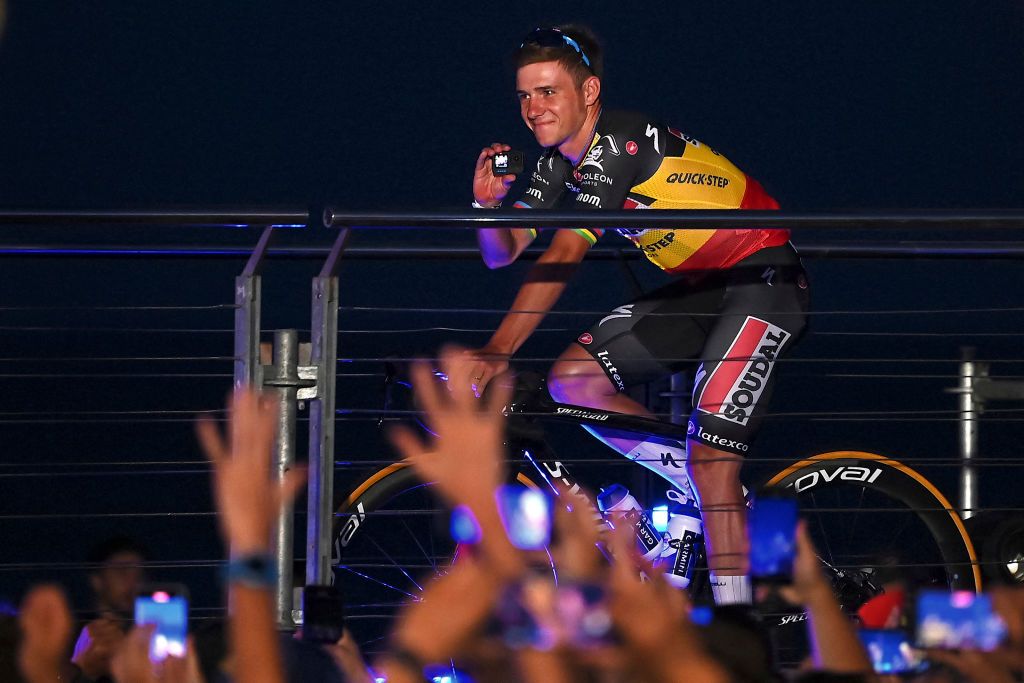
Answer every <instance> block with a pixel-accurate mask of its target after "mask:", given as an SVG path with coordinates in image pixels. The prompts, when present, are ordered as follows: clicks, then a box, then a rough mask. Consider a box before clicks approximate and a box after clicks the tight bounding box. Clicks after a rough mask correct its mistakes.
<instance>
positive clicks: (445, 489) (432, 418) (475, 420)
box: [391, 348, 511, 508]
mask: <svg viewBox="0 0 1024 683" xmlns="http://www.w3.org/2000/svg"><path fill="white" fill-rule="evenodd" d="M475 363H476V362H475V361H474V360H472V358H471V357H470V356H468V355H467V354H466V353H465V352H464V351H462V350H460V349H456V348H448V349H445V350H443V351H442V352H441V370H442V372H444V373H445V375H447V377H448V382H447V386H446V385H445V384H444V383H442V382H440V381H438V379H437V378H436V377H434V374H433V372H431V369H430V367H429V366H428V365H427V364H426V363H416V364H415V365H413V367H412V382H413V386H414V387H415V388H416V399H417V400H418V401H419V403H420V405H421V406H422V407H423V411H424V413H425V416H426V421H427V424H428V425H430V430H431V431H432V432H433V433H434V435H435V438H434V441H433V443H432V444H425V443H423V441H422V440H421V439H420V438H419V436H417V435H416V434H415V433H413V432H412V431H411V430H408V429H404V428H396V429H394V430H392V432H391V443H392V444H394V446H395V447H396V448H397V449H398V450H399V452H401V453H402V455H403V456H405V459H406V461H407V462H408V463H409V464H411V465H412V466H413V467H414V468H415V469H416V472H417V474H419V476H420V478H421V479H423V480H425V481H433V482H437V487H438V490H439V491H440V492H441V494H442V495H444V497H445V498H446V500H447V501H448V503H449V504H450V505H451V506H452V507H455V506H457V505H466V506H468V507H470V508H473V507H474V506H477V505H480V504H486V505H491V506H493V502H491V501H490V497H491V496H492V495H493V493H494V490H495V489H496V488H497V487H498V486H500V485H501V484H502V483H503V482H504V480H505V471H504V467H505V464H504V461H505V458H504V451H503V447H502V439H503V436H504V429H505V418H504V417H503V416H502V414H501V408H502V406H503V405H505V403H507V402H508V399H509V394H510V393H511V391H510V389H509V387H505V386H502V387H500V388H498V389H497V390H496V391H493V392H492V393H491V395H489V396H488V397H487V398H486V399H485V400H479V399H478V398H477V397H476V396H475V395H474V392H473V391H472V389H471V388H470V381H469V374H470V369H471V368H473V367H475Z"/></svg>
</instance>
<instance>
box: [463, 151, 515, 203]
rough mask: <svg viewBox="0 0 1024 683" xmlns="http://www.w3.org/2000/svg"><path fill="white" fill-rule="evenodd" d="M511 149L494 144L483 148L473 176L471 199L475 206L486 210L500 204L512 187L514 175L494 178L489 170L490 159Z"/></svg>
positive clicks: (477, 159)
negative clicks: (477, 205) (481, 206)
mask: <svg viewBox="0 0 1024 683" xmlns="http://www.w3.org/2000/svg"><path fill="white" fill-rule="evenodd" d="M511 149H512V148H511V147H509V146H508V145H503V144H501V143H500V142H495V143H494V144H493V145H491V146H490V147H484V148H483V149H482V150H481V151H480V156H478V157H477V158H476V173H474V174H473V198H474V199H476V202H477V204H481V205H483V206H486V207H488V208H492V207H496V206H498V204H501V201H502V200H503V199H505V195H507V194H508V190H509V188H510V187H512V183H514V182H515V180H516V177H515V176H514V175H505V176H496V175H494V172H493V171H492V170H491V157H493V156H494V155H495V154H497V153H499V152H507V151H509V150H511Z"/></svg>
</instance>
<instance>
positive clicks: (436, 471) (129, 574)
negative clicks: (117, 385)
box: [0, 350, 1024, 683]
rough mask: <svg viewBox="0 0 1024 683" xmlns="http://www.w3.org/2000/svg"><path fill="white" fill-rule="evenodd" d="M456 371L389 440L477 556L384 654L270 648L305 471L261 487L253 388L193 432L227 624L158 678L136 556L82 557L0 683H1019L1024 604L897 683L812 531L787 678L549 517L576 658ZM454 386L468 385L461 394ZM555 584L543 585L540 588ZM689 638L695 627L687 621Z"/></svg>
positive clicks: (758, 653) (263, 460)
mask: <svg viewBox="0 0 1024 683" xmlns="http://www.w3.org/2000/svg"><path fill="white" fill-rule="evenodd" d="M464 357H465V356H463V355H461V354H460V352H459V351H458V350H448V351H446V352H445V353H444V354H443V356H442V359H441V364H442V370H443V371H444V372H445V374H446V375H447V377H448V378H449V380H450V381H449V382H448V384H447V385H444V384H441V383H439V382H438V381H437V380H436V378H435V376H434V375H433V373H432V372H431V371H430V369H429V368H427V367H426V366H424V365H420V366H417V367H415V368H414V370H413V380H414V385H415V388H416V392H417V398H418V401H419V403H420V405H421V406H422V408H423V410H424V412H425V415H426V418H427V420H428V422H429V424H430V426H431V430H432V433H433V436H432V437H431V438H430V439H429V441H424V440H423V438H422V437H421V436H420V434H418V433H416V432H414V431H412V430H409V429H403V428H397V429H395V430H394V431H393V432H392V442H393V444H394V446H395V448H396V449H397V450H398V451H399V452H400V453H401V455H402V456H403V457H404V458H405V460H406V461H407V462H408V463H409V464H410V465H411V466H412V467H414V468H415V470H416V471H417V472H418V474H419V475H420V476H421V477H422V478H423V479H424V480H428V481H432V482H436V487H437V490H438V491H439V493H440V496H441V497H442V498H443V500H444V502H445V503H446V504H447V505H449V506H450V507H451V508H452V509H454V508H462V509H463V510H465V511H468V512H470V513H471V514H472V517H473V518H474V519H475V520H476V523H477V525H478V527H479V532H480V533H479V541H478V542H477V543H476V544H475V545H473V546H472V547H470V548H467V549H466V552H461V553H460V554H459V555H458V558H457V559H456V561H455V562H454V563H453V564H452V565H451V566H450V567H449V568H448V569H447V571H445V572H443V573H442V574H441V575H439V576H437V577H434V578H431V579H430V580H429V581H428V582H426V583H424V590H423V593H422V596H420V599H416V600H412V601H409V602H408V604H406V605H405V606H404V608H403V609H402V611H401V612H400V614H399V616H398V618H397V619H396V621H395V623H394V624H393V628H392V632H391V634H390V638H389V643H388V646H387V648H386V649H385V650H384V652H383V654H381V655H380V656H379V657H377V658H376V659H375V660H374V661H372V662H365V661H364V658H363V656H362V654H361V653H360V651H359V648H358V647H357V646H356V644H355V642H354V641H353V639H352V636H351V635H350V634H349V633H347V632H346V633H345V635H344V636H343V637H342V638H341V640H340V641H338V642H337V643H335V644H333V645H330V644H329V645H325V646H314V645H312V644H310V643H302V642H301V641H299V640H296V639H294V638H292V637H291V635H290V634H280V633H278V630H277V626H276V623H275V618H274V605H273V595H272V590H271V588H272V582H271V581H268V580H266V579H267V575H266V573H265V572H264V571H263V569H262V568H261V567H260V566H259V560H260V558H263V559H266V558H268V557H269V555H268V553H269V551H270V545H271V540H270V539H271V529H272V525H273V523H274V520H275V519H276V516H277V513H278V511H279V509H280V508H281V507H282V506H286V505H289V504H291V502H292V501H293V499H294V497H295V495H296V494H297V493H298V491H299V490H300V487H301V486H302V485H303V482H304V475H303V473H302V471H301V470H298V469H296V470H293V471H291V472H289V473H288V474H287V476H286V477H285V478H284V480H283V481H278V480H276V479H275V478H274V477H273V476H272V475H271V467H270V462H271V448H272V445H273V441H274V430H275V425H276V418H275V414H274V410H273V408H271V406H270V404H268V403H266V402H265V401H263V400H261V397H260V396H259V395H258V394H257V393H256V392H254V391H251V390H245V389H243V390H239V391H237V392H236V393H235V395H234V396H233V398H232V401H231V406H230V408H231V410H230V419H229V429H228V435H227V436H225V435H224V434H222V433H221V432H220V430H219V428H218V427H217V426H216V425H215V424H214V423H213V422H211V421H208V420H200V422H199V425H198V437H199V442H200V444H201V446H202V448H203V450H204V451H205V453H206V454H207V456H208V457H209V459H210V460H211V462H212V463H213V471H214V476H213V487H214V493H215V499H216V503H217V508H218V514H219V520H220V528H221V532H222V536H223V539H224V541H225V544H226V547H228V548H230V549H231V553H230V554H231V557H230V558H229V561H228V571H227V572H226V574H225V575H226V584H227V600H228V605H229V611H228V618H227V619H226V622H225V623H223V624H221V623H214V624H205V625H203V626H202V627H201V628H199V629H197V630H196V631H195V632H193V634H192V635H191V636H190V637H189V640H188V645H187V647H186V650H185V654H184V657H168V658H167V659H166V660H164V661H163V662H161V663H159V664H154V663H153V662H152V661H151V660H150V657H149V645H150V637H151V635H152V627H147V626H141V627H133V626H131V603H132V599H133V596H134V594H135V592H136V591H137V590H138V589H139V586H140V585H141V584H142V582H143V580H144V576H143V574H142V569H141V566H142V565H143V564H144V561H145V560H146V558H147V553H146V549H145V548H144V547H142V546H140V545H137V544H133V543H131V542H128V541H126V540H123V539H120V540H118V539H115V540H113V541H111V542H110V543H109V544H107V545H106V546H105V547H102V548H100V549H99V550H98V552H97V554H96V555H95V556H94V557H93V558H91V559H92V560H93V562H94V563H95V566H96V567H97V568H96V569H95V570H94V571H93V573H92V574H91V575H90V585H91V587H92V589H93V592H94V595H95V605H94V610H95V611H94V612H93V613H92V614H91V615H90V619H89V620H88V623H87V624H86V625H85V626H84V628H81V629H80V631H79V632H78V633H77V634H76V633H75V630H76V627H75V624H74V621H73V618H72V614H71V611H70V609H69V607H68V604H67V599H66V597H65V595H64V593H63V591H62V590H61V588H59V587H57V586H52V585H41V586H37V587H35V588H33V589H32V590H31V591H30V592H29V593H28V594H27V595H26V596H25V597H24V599H23V601H22V602H21V606H20V609H19V610H18V614H17V615H6V616H5V617H4V622H3V629H2V638H0V646H2V648H3V651H2V652H0V678H2V680H3V681H4V682H5V683H6V682H7V681H11V682H12V683H18V682H21V681H23V682H25V683H58V682H61V683H67V682H69V681H78V682H79V683H87V682H89V681H108V680H111V681H116V683H155V682H161V683H172V682H173V683H198V682H200V681H204V682H205V683H216V682H217V681H238V682H239V683H283V682H284V681H311V682H316V683H320V682H327V681H348V682H352V683H373V682H374V681H376V680H381V679H386V680H387V681H389V682H391V683H406V682H408V683H412V682H417V683H418V682H421V681H424V671H425V669H427V667H428V666H429V665H431V664H435V663H449V662H457V663H458V664H459V667H460V669H463V670H466V671H468V672H469V673H470V675H471V676H472V679H473V680H475V681H480V682H488V683H490V682H496V681H531V682H535V681H543V682H549V681H550V682H553V683H563V682H564V683H569V682H577V681H595V682H601V683H605V682H607V683H612V682H619V681H621V682H623V683H627V682H645V683H655V682H658V683H670V682H677V681H678V682H689V683H744V682H761V681H764V682H768V681H783V680H791V679H792V680H799V681H890V680H891V681H895V680H917V681H929V682H935V683H940V682H948V683H954V682H956V681H971V682H976V683H1009V682H1011V681H1020V680H1024V679H1022V675H1024V593H1022V592H1021V591H1019V590H1014V589H1002V590H997V591H994V592H993V593H992V596H993V600H994V605H995V608H996V611H997V612H998V613H999V614H1000V615H1001V617H1002V619H1003V620H1004V621H1005V623H1006V626H1007V634H1008V635H1007V638H1006V641H1005V643H1004V644H1003V645H1002V646H1001V647H999V648H998V649H997V650H995V651H991V652H982V651H976V650H970V649H960V650H955V651H954V650H935V651H927V652H926V653H925V655H926V657H927V658H928V660H929V661H930V662H931V666H930V667H928V669H927V670H926V671H925V672H923V673H918V674H913V675H903V676H902V677H901V678H900V677H896V676H889V675H883V674H878V673H876V672H874V671H873V668H872V664H871V660H870V659H869V656H868V653H867V651H866V650H865V648H864V647H863V646H862V645H861V641H860V639H859V637H858V633H857V628H858V626H857V623H856V621H855V620H854V619H852V618H851V617H850V616H849V615H847V614H845V613H844V612H843V610H842V609H841V607H840V605H839V603H838V602H837V600H836V598H835V597H834V595H833V591H832V586H831V584H830V582H829V580H828V578H827V577H826V575H825V574H824V573H823V571H822V568H821V565H820V562H819V560H818V557H817V554H816V551H815V549H814V547H813V545H812V542H811V540H810V538H809V535H808V533H807V531H806V529H805V528H804V527H803V526H802V525H801V526H799V527H798V532H797V555H796V561H795V564H794V570H793V581H792V583H791V584H790V585H788V586H786V587H784V588H781V589H780V590H779V593H780V595H781V597H782V598H784V599H785V600H786V601H788V602H789V603H790V604H792V605H795V606H797V609H802V610H803V611H804V612H805V613H806V619H803V620H801V623H802V624H803V627H804V628H805V629H806V632H807V637H808V642H809V647H810V655H809V656H808V657H807V659H806V661H805V662H804V664H803V665H801V666H799V667H797V668H796V669H794V670H786V671H783V670H782V669H781V668H780V667H778V666H776V665H775V663H774V662H773V654H772V653H773V648H772V646H771V643H770V642H769V639H768V637H767V634H766V632H765V629H764V628H763V625H762V624H761V622H760V620H759V618H758V614H757V612H756V611H755V610H754V609H747V608H745V607H743V606H729V607H724V608H719V609H716V610H713V612H712V614H711V618H710V621H708V620H707V619H704V618H701V619H697V618H696V612H695V611H694V610H693V607H692V605H691V603H690V601H689V599H688V597H687V594H686V593H685V592H683V591H680V590H677V589H675V588H673V587H672V586H670V585H669V583H668V582H667V581H666V580H665V579H664V578H663V577H662V575H661V574H660V572H659V571H658V569H657V568H655V567H653V566H651V565H650V564H648V563H646V562H645V561H644V560H643V558H642V557H640V555H639V553H638V552H637V550H636V543H635V539H634V538H633V536H632V530H631V528H630V527H628V526H627V525H619V528H617V529H614V530H607V531H604V532H602V531H601V529H599V527H598V526H597V525H595V524H594V520H593V516H592V511H591V510H588V509H585V506H582V505H576V506H575V507H573V506H571V505H559V506H556V507H557V514H556V515H555V520H554V523H555V527H556V533H555V535H554V537H553V538H554V541H553V545H552V547H551V553H552V555H553V558H554V561H555V564H556V566H557V567H558V571H559V582H560V585H562V584H572V583H573V582H575V583H577V584H585V585H588V586H597V587H599V588H600V593H601V594H603V595H604V596H605V600H606V606H607V615H608V618H609V620H610V623H611V632H612V633H613V634H614V638H609V639H606V640H602V641H601V642H599V643H594V642H581V640H580V638H579V637H578V635H577V634H575V633H573V632H571V631H570V630H568V629H567V628H565V625H564V624H563V623H561V622H560V621H559V618H558V617H557V615H556V614H555V613H554V612H553V611H552V601H551V599H550V595H551V590H549V589H545V588H544V587H543V586H542V587H541V588H540V589H536V588H535V586H536V584H538V583H541V584H543V583H544V581H541V580H539V579H537V578H536V573H535V572H534V571H533V569H532V567H533V564H534V563H533V559H534V558H533V557H532V556H531V554H530V553H529V552H526V551H522V550H519V549H517V548H516V547H515V546H513V544H512V543H511V542H510V541H509V538H508V536H507V534H506V533H505V529H504V526H503V522H502V518H501V514H500V512H499V509H498V506H497V505H496V502H495V495H494V494H495V491H496V490H497V489H498V488H499V486H500V485H501V484H502V483H503V482H504V481H505V477H506V472H505V462H504V454H503V448H502V441H503V429H504V418H503V417H502V415H501V407H502V406H503V405H504V404H505V403H506V401H507V399H508V398H509V396H508V392H509V390H508V389H507V388H503V387H502V386H500V385H499V384H495V385H494V387H493V390H492V391H491V392H490V393H489V394H488V395H487V396H485V397H484V398H482V399H478V398H477V397H475V396H474V393H473V391H472V389H471V388H470V387H471V382H470V381H469V377H468V374H467V364H466V362H465V361H464V360H462V359H463V358H464ZM460 380H464V381H460ZM547 581H548V582H549V583H550V577H549V578H548V580H547ZM513 588H518V593H514V594H517V595H519V596H520V599H521V600H522V602H523V603H524V608H527V609H529V611H530V613H531V614H532V617H533V618H534V619H535V620H536V621H537V622H538V623H539V624H542V625H544V626H545V629H544V633H545V634H546V636H545V638H544V639H543V640H542V641H541V642H537V641H533V642H530V643H528V644H526V645H523V646H517V647H514V646H512V645H511V644H509V643H508V642H507V641H505V640H503V639H500V638H495V637H494V636H492V635H491V631H490V630H489V629H487V628H486V626H487V624H488V623H489V621H490V620H491V618H492V617H493V615H494V613H495V611H496V610H497V609H498V608H499V606H500V605H502V604H504V603H505V602H506V601H507V599H508V596H509V595H510V590H512V589H513ZM892 598H893V596H889V597H888V598H887V600H885V601H883V602H885V605H884V606H883V607H884V609H882V610H881V613H882V614H883V616H881V617H877V615H876V617H874V618H877V619H880V620H881V621H883V622H888V623H880V624H875V625H879V626H888V627H895V626H899V621H900V618H901V617H900V615H901V611H900V609H898V607H899V605H898V601H896V600H893V599H892ZM698 622H699V623H698Z"/></svg>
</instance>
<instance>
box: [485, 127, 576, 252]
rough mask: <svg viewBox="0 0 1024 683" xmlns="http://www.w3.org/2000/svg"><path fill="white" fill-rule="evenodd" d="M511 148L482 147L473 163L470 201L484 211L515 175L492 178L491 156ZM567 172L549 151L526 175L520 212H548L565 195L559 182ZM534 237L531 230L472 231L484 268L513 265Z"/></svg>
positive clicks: (496, 203) (518, 204)
mask: <svg viewBox="0 0 1024 683" xmlns="http://www.w3.org/2000/svg"><path fill="white" fill-rule="evenodd" d="M510 149H511V147H509V146H508V145H501V144H497V143H496V144H494V145H491V146H490V147H485V148H484V149H483V150H482V151H481V152H480V156H479V157H477V161H476V172H475V174H474V175H473V198H474V201H475V202H476V203H477V204H478V205H479V206H482V207H485V208H496V207H497V206H499V205H500V204H501V201H502V200H503V199H504V198H505V196H506V195H507V194H508V190H509V188H510V187H511V186H512V180H514V179H515V176H496V175H494V173H493V172H492V171H491V163H490V160H491V157H493V156H494V155H495V154H497V153H500V152H507V151H509V150H510ZM567 172H568V165H567V162H566V161H565V160H564V159H563V158H561V157H560V156H557V155H556V154H554V153H553V152H548V153H547V154H545V155H543V156H541V157H540V158H539V159H538V160H537V166H536V168H535V169H534V171H533V173H532V174H531V175H530V187H529V189H528V190H527V191H526V194H524V195H523V197H522V198H521V199H520V200H519V201H517V202H516V203H515V206H516V208H520V209H549V208H552V207H553V206H555V205H556V204H557V203H558V199H559V198H560V197H561V196H562V195H563V194H564V193H565V184H564V182H563V180H562V176H564V175H565V174H566V173H567ZM536 237H537V231H536V230H533V229H531V228H481V229H479V230H477V231H476V239H477V243H478V244H479V245H480V255H481V256H482V257H483V260H484V263H485V264H486V265H487V267H488V268H491V269H494V268H501V267H503V266H507V265H509V264H510V263H512V262H514V261H515V260H516V259H517V258H519V255H520V254H522V253H523V250H524V249H526V247H528V246H529V245H530V243H531V242H533V240H534V239H535V238H536Z"/></svg>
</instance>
